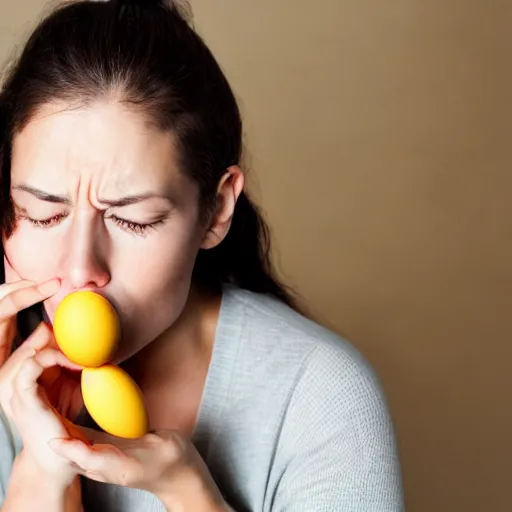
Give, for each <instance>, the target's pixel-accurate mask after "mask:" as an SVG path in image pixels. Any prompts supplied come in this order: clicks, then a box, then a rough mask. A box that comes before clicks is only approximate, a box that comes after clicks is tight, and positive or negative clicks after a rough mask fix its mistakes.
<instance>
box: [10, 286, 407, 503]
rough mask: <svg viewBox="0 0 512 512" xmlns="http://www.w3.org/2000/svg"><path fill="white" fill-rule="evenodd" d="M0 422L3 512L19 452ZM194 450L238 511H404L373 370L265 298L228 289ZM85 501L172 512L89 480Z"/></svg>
mask: <svg viewBox="0 0 512 512" xmlns="http://www.w3.org/2000/svg"><path fill="white" fill-rule="evenodd" d="M0 419H1V418H0ZM3 420H4V421H3V422H2V421H0V505H1V503H2V501H3V499H4V496H5V492H6V489H7V487H8V482H9V476H10V473H11V468H12V462H13V460H14V458H15V456H16V454H17V453H18V452H19V450H20V443H19V439H18V438H17V435H16V432H15V430H14V428H13V426H12V425H11V426H9V425H8V424H7V422H6V421H5V418H3ZM194 442H195V444H196V446H197V448H198V449H199V451H200V453H201V454H202V456H203V458H204V459H205V461H206V463H207V465H208V467H209V468H210V470H211V472H212V474H213V476H214V478H215V480H216V482H217V484H218V486H219V487H220V489H221V490H222V492H223V494H224V496H225V498H226V500H227V502H228V503H229V504H230V506H231V507H232V508H233V510H235V511H237V512H243V511H254V512H256V511H257V512H260V511H261V512H402V511H403V510H404V505H403V499H402V489H401V474H400V465H399V460H398V456H397V448H396V443H395V436H394V432H393V427H392V422H391V419H390V415H389V413H388V410H387V407H386V403H385V398H384V396H383V393H382V390H381V388H380V385H379V382H378V380H377V379H376V377H375V375H374V373H373V371H372V370H371V368H370V367H369V365H368V364H367V362H366V361H365V360H364V359H363V358H362V357H361V356H360V354H359V353H358V352H357V351H356V350H355V349H354V348H353V347H352V346H351V345H350V344H349V343H347V342H346V341H344V340H343V339H340V338H339V337H338V336H336V335H335V334H333V333H331V332H329V331H327V330H326V329H324V328H322V327H320V326H318V325H316V324H315V323H313V322H311V321H309V320H306V319H305V318H303V317H302V316H300V315H298V314H297V313H295V312H294V311H292V310H290V309H289V308H287V307H286V306H284V305H282V304H281V303H279V302H277V301H276V300H274V299H272V298H269V297H266V296H262V295H256V294H253V293H250V292H246V291H242V290H240V289H237V288H234V287H226V289H225V291H224V296H223V300H222V307H221V314H220V320H219V325H218V328H217V334H216V340H215V348H214V353H213V357H212V361H211V366H210V369H209V373H208V378H207V382H206V387H205V390H204V395H203V399H202V404H201V408H200V412H199V418H198V422H197V426H196V431H195V434H194ZM83 491H84V505H85V509H86V510H91V511H102V512H157V511H163V510H165V509H164V508H163V505H162V504H161V502H159V500H157V499H156V497H154V496H152V495H150V494H149V493H146V492H144V491H139V490H136V489H126V488H122V487H117V486H109V485H104V484H97V483H94V482H91V481H85V480H84V481H83ZM192 512H193V511H192Z"/></svg>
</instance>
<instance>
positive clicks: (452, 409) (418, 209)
mask: <svg viewBox="0 0 512 512" xmlns="http://www.w3.org/2000/svg"><path fill="white" fill-rule="evenodd" d="M44 4H45V1H44V0H16V1H14V0H0V57H1V58H2V59H4V58H7V56H8V55H9V54H10V53H11V49H12V45H13V44H14V43H15V42H20V41H21V39H20V38H21V37H22V36H24V35H25V34H26V33H27V31H28V30H29V28H30V27H31V25H32V23H33V21H34V20H35V19H36V18H37V16H38V15H39V13H40V12H41V8H42V6H43V5H44ZM192 5H193V8H194V12H195V21H196V26H197V28H198V30H199V31H200V33H201V34H202V35H203V36H204V37H205V39H206V41H207V42H208V43H209V44H210V46H211V48H212V50H213V52H214V53H215V55H216V56H217V57H218V59H219V60H220V62H221V64H222V65H223V67H224V69H225V71H226V73H227V75H228V78H229V79H230V81H231V83H232V85H233V87H234V89H235V91H236V93H237V96H238V97H239V98H240V104H241V107H242V111H243V114H244V117H245V120H246V132H247V148H248V155H249V158H248V161H249V163H250V167H251V182H252V188H253V190H254V192H255V194H256V195H257V197H258V199H259V200H260V202H261V204H262V206H263V207H264V210H265V212H266V214H267V217H268V219H269V221H270V223H271V225H272V228H273V232H274V235H275V240H276V249H277V254H276V259H277V261H278V263H279V266H280V268H281V269H282V270H283V273H284V274H285V276H286V278H287V279H288V281H289V282H290V283H291V284H292V285H294V286H296V287H297V289H298V290H299V291H300V292H301V294H302V295H303V296H304V298H305V299H306V300H307V301H308V304H309V306H310V307H311V309H312V311H313V312H314V313H315V314H316V315H317V316H318V317H319V318H321V319H322V321H323V322H325V323H326V324H327V325H329V326H330V327H332V328H333V329H335V330H337V331H338V332H340V333H343V334H345V335H346V336H347V337H348V338H349V339H350V340H351V341H352V342H353V343H354V344H355V345H356V346H357V347H359V348H360V350H361V351H362V352H363V353H364V354H365V355H366V356H367V357H368V359H369V360H370V361H371V362H372V363H373V365H374V366H375V368H376V369H377V371H378V373H379V374H380V376H381V378H382V381H383V383H384V386H385V389H386V391H387V393H388V396H389V401H390V406H391V410H392V413H393V416H394V419H395V423H396V428H397V433H398V439H399V443H400V451H401V458H402V465H403V473H404V484H405V490H406V498H407V510H408V511H410V512H458V511H461V512H462V511H464V512H508V511H510V510H511V508H512V494H511V488H512V437H511V436H512V406H511V398H512V378H511V370H510V369H511V364H512V345H511V340H512V307H511V306H512V274H511V270H512V202H511V201H510V195H511V190H512V173H511V165H512V150H511V147H512V144H511V141H510V135H511V130H510V128H511V124H512V123H511V119H512V115H511V114H512V109H511V91H512V43H511V36H510V34H511V27H512V2H510V0H502V1H500V0H486V1H483V0H481V1H473V0H394V1H391V2H384V1H382V0H315V2H313V1H311V0H309V1H307V0H215V1H214V0H193V1H192Z"/></svg>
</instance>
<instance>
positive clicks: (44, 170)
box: [11, 102, 181, 194]
mask: <svg viewBox="0 0 512 512" xmlns="http://www.w3.org/2000/svg"><path fill="white" fill-rule="evenodd" d="M12 151H13V152H12V168H11V172H12V179H13V182H29V183H30V185H32V186H34V187H40V188H43V189H47V188H48V187H52V188H57V189H62V188H63V187H65V188H69V187H70V186H73V185H76V183H77V182H78V181H82V180H93V181H94V182H95V183H97V184H98V187H99V188H101V192H102V193H105V194H109V192H110V191H112V192H126V193H129V192H131V191H132V189H135V192H139V191H140V188H141V187H142V188H151V189H159V190H161V189H165V188H168V187H169V186H172V185H175V184H176V182H179V181H180V180H181V173H180V172H179V171H178V164H177V162H178V158H177V153H176V145H175V141H174V137H173V136H172V134H171V133H169V132H162V131H158V130H157V129H156V128H154V127H152V126H151V125H150V124H149V123H147V122H146V121H145V119H144V117H143V115H142V114H140V113H137V112H134V111H131V110H129V109H127V108H126V107H124V106H123V105H121V104H119V103H115V102H98V103H96V104H94V105H92V106H90V107H86V108H71V107H70V106H69V105H66V104H52V105H46V106H44V107H43V108H41V109H40V110H39V111H38V113H37V114H36V115H35V116H34V117H33V118H32V119H31V120H30V122H29V123H28V124H27V125H26V126H25V127H24V128H23V130H22V131H21V132H19V133H17V134H16V135H15V137H14V140H13V149H12Z"/></svg>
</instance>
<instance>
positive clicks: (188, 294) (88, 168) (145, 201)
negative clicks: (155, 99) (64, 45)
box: [0, 100, 244, 510]
mask: <svg viewBox="0 0 512 512" xmlns="http://www.w3.org/2000/svg"><path fill="white" fill-rule="evenodd" d="M178 161H179V158H178V154H177V149H176V144H175V140H174V137H173V135H172V134H171V133H164V132H159V131H157V130H155V129H154V128H153V127H152V126H151V124H150V123H147V122H146V119H145V118H144V117H143V116H142V115H141V114H140V113H138V112H133V111H130V110H128V109H127V108H126V107H125V106H123V105H122V104H120V103H117V102H115V101H114V100H112V101H109V100H104V101H101V102H98V103H96V104H93V105H90V106H88V107H86V108H82V109H80V108H72V106H71V105H66V104H51V105H46V106H44V107H43V108H42V109H40V111H39V112H38V113H37V114H36V115H35V116H34V117H33V118H32V119H31V120H30V122H29V123H28V124H27V126H25V127H24V128H23V130H22V131H21V132H19V133H17V134H16V135H15V137H14V141H13V148H12V166H11V185H12V187H11V188H12V197H13V201H14V204H15V210H16V225H15V229H14V232H13V234H12V235H11V236H10V237H9V238H8V239H6V238H4V239H3V246H4V252H5V271H6V281H7V283H8V284H5V285H2V286H0V299H1V300H0V315H1V314H3V313H2V311H4V312H5V315H4V316H5V318H6V319H8V320H5V322H4V324H5V325H4V328H3V329H2V332H0V337H1V339H0V349H1V352H2V354H3V356H4V358H5V356H6V355H7V354H8V353H9V347H10V346H11V344H12V337H13V325H14V323H13V322H14V316H13V315H14V314H15V312H16V310H19V309H23V308H24V307H28V306H29V305H30V304H32V303H36V302H38V301H39V300H43V303H44V306H45V310H46V312H47V315H48V317H49V319H50V321H52V319H53V317H54V314H55V309H56V307H57V305H58V304H59V302H60V301H61V300H62V299H63V297H65V296H66V295H67V294H68V293H70V292H72V291H75V290H83V289H88V290H93V291H95V292H97V293H100V294H102V295H104V296H105V297H106V298H108V300H110V301H111V302H112V304H113V305H114V306H115V307H116V309H117V311H118V314H119V316H120V320H121V326H122V340H121V343H120V349H119V351H118V353H117V355H116V359H115V361H114V362H115V363H121V362H125V363H126V367H127V368H129V371H130V373H131V374H132V375H133V376H134V378H136V380H137V382H138V384H139V386H140V387H141V389H142V391H143V393H144V396H145V400H146V405H147V407H148V413H149V417H150V427H151V428H152V429H153V430H156V433H153V434H150V435H149V437H148V438H146V436H145V437H143V438H141V439H140V440H138V441H136V442H135V443H134V444H133V443H132V444H130V445H129V446H124V445H121V446H118V445H117V444H116V443H118V440H116V439H113V438H109V437H108V436H107V437H106V438H105V437H104V438H102V442H101V443H100V444H101V446H103V447H105V446H106V449H105V450H103V449H101V447H100V446H96V447H91V445H90V443H88V442H84V434H85V436H86V437H87V439H89V441H90V442H91V443H94V442H96V441H95V440H94V434H93V433H92V432H88V431H84V433H79V432H77V431H76V429H74V428H73V426H72V425H71V423H70V422H69V420H73V419H74V418H73V415H71V414H69V411H71V410H73V411H76V409H77V404H76V403H75V400H74V398H75V396H76V393H75V392H74V389H75V388H76V386H75V388H74V387H73V386H74V385H75V384H73V382H76V381H73V379H71V380H70V379H69V378H68V377H67V374H65V373H62V372H60V371H57V372H54V373H51V370H52V367H53V368H54V369H56V368H58V367H59V366H64V367H66V366H67V367H68V368H69V362H67V361H64V360H63V359H62V354H60V355H59V353H58V351H55V341H54V339H53V336H52V334H51V330H50V329H48V328H47V327H45V328H44V329H43V331H41V330H39V334H37V333H35V334H34V336H35V335H38V336H39V337H41V336H42V334H41V332H43V333H45V334H44V343H42V342H41V343H42V344H41V347H40V350H43V349H44V350H50V352H49V354H54V355H53V356H44V355H39V354H38V353H32V352H30V353H25V352H22V356H19V355H18V356H16V353H17V352H15V353H14V354H13V355H12V356H11V357H9V358H8V359H7V360H5V359H4V358H3V360H2V361H0V397H1V396H2V395H3V396H6V397H7V396H11V397H14V398H15V400H14V403H15V404H17V406H16V408H15V410H13V412H12V414H11V416H12V419H13V420H14V422H15V424H17V426H18V427H19V428H20V427H21V431H22V432H21V435H22V440H23V443H24V446H25V449H24V451H25V452H26V453H25V460H28V461H29V463H28V465H27V463H24V464H20V465H19V466H20V467H24V466H27V467H28V468H29V469H30V471H33V467H34V465H35V466H37V468H38V469H37V470H39V469H40V470H42V471H43V472H44V473H50V474H53V475H54V477H55V479H56V480H58V481H59V482H61V484H60V485H59V486H58V487H59V488H62V490H63V491H62V492H63V493H68V494H69V485H70V482H73V481H75V480H74V479H75V477H76V475H77V474H86V475H87V476H89V477H90V478H97V479H99V480H100V481H107V482H109V481H112V478H113V477H112V476H111V475H114V476H115V475H119V473H120V468H121V467H124V470H122V471H121V473H123V474H124V475H125V476H126V478H127V480H126V481H123V482H114V481H112V483H120V484H121V485H127V486H136V487H139V488H147V489H148V490H152V491H153V492H155V494H157V495H159V496H160V497H161V499H162V501H164V503H166V504H167V505H168V507H169V508H171V507H182V506H184V504H186V506H187V507H189V508H190V507H192V508H193V509H194V510H200V509H201V510H224V503H222V500H221V499H220V498H219V496H220V494H219V492H218V489H217V488H216V486H215V483H214V482H213V480H212V478H211V476H210V475H209V472H208V470H207V468H206V467H205V465H204V463H203V461H202V460H201V459H200V457H199V455H198V454H197V452H196V451H195V449H194V447H193V446H192V445H191V443H190V442H189V441H188V440H187V438H188V434H189V433H190V432H191V430H192V429H193V426H194V422H195V420H196V416H197V412H198V407H199V403H200V400H201V395H202V391H203V388H204V382H205V379H206V375H207V371H208V365H209V361H210V358H211V352H212V349H213V342H214V334H215V328H216V324H217V320H218V310H219V303H220V298H219V297H216V296H212V295H208V294H205V293H204V292H201V291H200V290H198V289H197V288H196V287H195V286H194V285H193V283H192V272H193V267H194V262H195V258H196V256H197V253H198V251H199V250H201V249H205V250H208V249H211V248H213V247H215V246H216V245H217V244H218V243H220V242H221V241H222V240H223V239H224V237H225V236H226V234H227V233H228V231H229V228H230V225H231V221H232V217H233V212H234V208H235V204H236V201H237V199H238V197H239V194H240V193H241V191H242V189H243V185H244V178H243V174H242V173H241V171H240V169H239V168H238V167H237V166H233V167H230V168H229V169H227V170H226V172H225V174H224V176H223V177H222V178H221V180H220V182H219V184H218V188H217V208H216V210H215V212H214V214H213V215H212V216H211V218H210V219H208V222H207V223H204V221H203V222H200V220H199V219H200V218H202V217H201V216H200V210H199V195H198V191H197V187H196V185H195V184H194V183H193V182H192V181H191V180H190V179H188V178H187V177H186V175H185V174H184V173H183V172H182V171H181V170H180V169H179V167H178V164H177V162H178ZM20 280H23V283H27V284H21V285H19V284H16V283H19V282H20ZM47 282H49V283H51V284H49V285H43V286H46V287H50V288H52V290H51V292H47V290H46V288H44V289H43V292H45V293H44V294H43V295H44V296H41V297H37V294H36V296H34V297H32V296H31V297H30V300H29V298H25V300H24V301H21V302H20V300H19V297H18V296H19V295H20V294H19V292H16V293H17V294H18V295H15V296H14V298H15V299H16V300H14V304H13V303H12V302H13V291H12V290H13V289H15V290H17V289H18V288H20V287H28V288H30V289H31V287H34V286H35V287H36V289H39V288H37V287H38V286H41V285H40V283H47ZM22 293H25V294H26V293H27V292H22ZM31 293H32V294H34V292H31ZM39 295H41V294H39ZM2 297H3V299H2ZM2 308H3V309H2ZM0 320H1V318H0ZM0 327H1V325H0ZM45 329H46V330H45ZM26 343H28V344H30V343H31V342H30V338H29V340H27V342H26ZM24 345H25V344H24ZM27 346H30V345H27ZM18 350H25V351H26V350H27V349H26V348H25V349H24V348H23V345H22V347H21V349H18ZM52 350H53V351H54V352H51V351H52ZM23 354H24V355H23ZM15 356H16V357H17V358H18V359H15V360H14V362H13V360H12V359H13V357H15ZM52 357H53V359H52ZM20 358H21V359H20ZM16 360H18V361H20V360H22V361H23V362H18V363H16ZM68 371H69V370H68ZM41 374H42V378H40V376H41ZM20 379H21V382H23V385H22V386H21V387H20V386H18V388H16V385H15V383H16V382H20ZM23 379H24V380H23ZM38 379H39V381H38ZM41 387H42V388H41ZM40 388H41V389H40ZM16 389H18V393H16V391H15V390H16ZM27 389H31V390H32V392H33V394H32V396H33V397H34V398H33V404H32V405H31V406H30V407H28V406H27V405H26V403H25V402H26V401H24V400H23V397H24V396H25V395H26V390H27ZM13 390H14V391H13ZM59 390H67V391H66V393H65V394H63V392H62V393H61V392H60V391H59ZM16 397H18V398H16ZM20 397H21V398H20ZM41 397H42V398H41ZM63 397H64V400H63ZM11 401H12V398H9V399H5V400H4V401H3V402H4V403H2V406H3V407H4V408H7V409H8V408H9V407H10V405H9V404H10V403H11ZM29 405H30V404H29ZM162 411H165V413H162ZM59 422H60V423H62V427H61V426H60V423H59ZM42 423H44V424H46V425H48V429H47V431H45V432H39V433H37V435H36V432H31V428H33V427H31V426H33V425H40V424H42ZM155 443H157V444H156V445H155ZM158 443H160V444H158ZM160 445H161V446H162V447H164V448H163V449H159V450H157V451H156V453H153V452H154V447H155V446H160ZM49 448H51V450H52V451H53V452H54V453H55V455H56V457H57V458H53V459H52V457H50V456H48V453H47V450H48V449H49ZM45 453H46V455H45ZM158 457H160V460H158ZM49 460H53V462H54V464H53V466H51V467H45V465H47V464H48V461H49ZM31 461H35V462H31ZM148 461H149V462H148ZM157 463H159V464H157ZM147 464H150V465H151V467H158V468H160V471H159V474H158V475H156V474H155V475H152V477H151V479H149V480H148V481H146V480H144V479H142V480H141V479H140V475H145V474H150V472H149V471H148V468H149V467H146V465H147ZM155 464H156V466H155ZM56 467H57V468H62V469H57V470H56V469H55V468H56ZM31 468H32V469H31ZM52 478H53V477H52ZM183 478H185V479H186V481H187V482H190V485H187V486H185V487H183V486H179V485H178V486H177V485H176V484H177V483H178V482H181V481H183ZM19 479H20V481H22V480H23V475H22V476H21V477H19ZM152 486H155V487H152ZM181 487H183V488H188V489H189V490H190V489H192V490H193V492H190V493H189V494H188V495H187V496H184V495H183V496H181V495H180V494H179V493H178V494H176V492H175V489H176V488H181ZM198 489H199V490H200V491H199V492H196V491H197V490H198ZM11 496H12V493H11ZM191 499H192V501H190V500H191ZM194 500H195V501H194ZM77 506H78V504H77Z"/></svg>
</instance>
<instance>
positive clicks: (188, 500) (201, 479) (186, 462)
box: [50, 428, 230, 512]
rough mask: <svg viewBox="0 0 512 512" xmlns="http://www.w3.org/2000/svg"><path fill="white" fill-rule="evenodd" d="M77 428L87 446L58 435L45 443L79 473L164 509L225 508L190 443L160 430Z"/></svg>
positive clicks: (219, 494)
mask: <svg viewBox="0 0 512 512" xmlns="http://www.w3.org/2000/svg"><path fill="white" fill-rule="evenodd" d="M82 432H83V433H84V434H85V436H86V437H87V438H88V439H89V440H90V441H91V442H92V445H87V444H85V443H83V442H81V441H79V440H76V439H69V438H68V439H64V438H61V439H54V440H52V441H51V443H50V446H51V448H52V449H53V450H54V451H55V453H56V454H57V455H59V456H61V457H62V458H65V459H67V460H69V461H70V462H71V463H73V464H74V465H76V467H77V468H79V469H77V471H78V472H79V473H80V474H82V475H83V476H85V477H87V478H90V479H91V480H96V481H97V482H105V483H109V484H116V485H122V486H125V487H133V488H137V489H143V490H146V491H149V492H151V493H153V494H155V495H156V496H158V497H159V498H160V499H161V500H162V502H163V503H164V504H165V505H166V507H167V509H168V510H174V509H176V510H194V511H197V512H201V511H227V510H230V509H229V508H227V505H226V504H225V503H224V500H223V498H222V495H221V493H220V491H219V489H218V487H217V486H216V484H215V482H214V481H213V478H212V476H211V475H210V472H209V471H208V468H207V467H206V464H205V463H204V461H203V460H202V458H201V456H200V455H199V453H198V452H197V450H196V449H195V447H194V446H193V445H192V443H190V442H189V441H186V440H184V439H183V438H182V437H180V436H179V435H177V434H176V433H174V432H171V431H167V430H162V431H157V432H154V433H150V434H147V435H145V436H143V437H141V438H139V439H135V440H128V439H121V438H118V437H114V436H111V435H108V434H105V433H103V432H98V431H96V430H92V429H88V428H82Z"/></svg>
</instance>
